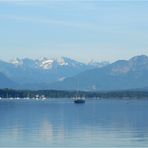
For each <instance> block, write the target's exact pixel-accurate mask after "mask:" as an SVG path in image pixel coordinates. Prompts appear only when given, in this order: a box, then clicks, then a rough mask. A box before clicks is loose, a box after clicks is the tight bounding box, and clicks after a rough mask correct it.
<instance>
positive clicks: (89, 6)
mask: <svg viewBox="0 0 148 148" xmlns="http://www.w3.org/2000/svg"><path fill="white" fill-rule="evenodd" d="M141 54H146V55H148V1H142V0H141V1H138V0H135V1H134V0H130V1H128V0H125V1H123V0H118V1H115V0H114V1H111V0H104V1H100V0H40V1H39V0H0V59H4V60H9V59H13V58H15V57H20V58H24V57H29V58H39V57H60V56H66V57H70V58H73V59H77V60H79V61H82V62H89V61H90V60H92V59H93V60H95V61H116V60H118V59H128V58H130V57H132V56H135V55H141Z"/></svg>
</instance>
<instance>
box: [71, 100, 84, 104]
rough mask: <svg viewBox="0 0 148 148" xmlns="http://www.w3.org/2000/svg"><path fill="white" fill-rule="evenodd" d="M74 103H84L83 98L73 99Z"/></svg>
mask: <svg viewBox="0 0 148 148" xmlns="http://www.w3.org/2000/svg"><path fill="white" fill-rule="evenodd" d="M74 103H77V104H81V103H85V100H74Z"/></svg>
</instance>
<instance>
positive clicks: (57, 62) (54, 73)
mask: <svg viewBox="0 0 148 148" xmlns="http://www.w3.org/2000/svg"><path fill="white" fill-rule="evenodd" d="M96 67H97V64H96V65H94V64H90V63H89V64H85V63H81V62H78V61H76V60H73V59H70V58H66V57H61V58H46V57H43V58H39V59H29V58H24V59H20V58H16V59H13V60H10V61H9V62H4V61H0V72H2V73H3V74H4V75H6V76H7V77H8V78H9V79H11V80H13V81H15V82H17V83H18V84H20V85H24V84H27V85H28V84H29V85H30V86H31V85H32V84H41V83H46V84H49V83H52V82H55V81H63V80H64V79H65V78H67V77H72V76H75V75H76V74H78V73H80V72H83V71H85V70H88V69H92V68H96Z"/></svg>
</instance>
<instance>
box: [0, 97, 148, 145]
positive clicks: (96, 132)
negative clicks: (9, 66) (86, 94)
mask: <svg viewBox="0 0 148 148" xmlns="http://www.w3.org/2000/svg"><path fill="white" fill-rule="evenodd" d="M147 117H148V101H146V100H142V101H138V100H134V101H121V100H92V101H90V100H89V101H86V103H85V104H74V103H73V101H72V100H67V99H62V98H61V99H58V100H56V99H52V100H51V101H29V100H28V101H20V100H16V101H14V100H12V101H0V147H112V148H113V147H130V148H131V147H148V118H147Z"/></svg>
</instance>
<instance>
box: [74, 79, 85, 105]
mask: <svg viewBox="0 0 148 148" xmlns="http://www.w3.org/2000/svg"><path fill="white" fill-rule="evenodd" d="M77 88H79V81H78V80H77ZM78 90H79V89H77V93H76V94H77V95H76V97H75V98H74V103H77V104H80V103H85V97H80V95H79V91H78Z"/></svg>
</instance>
